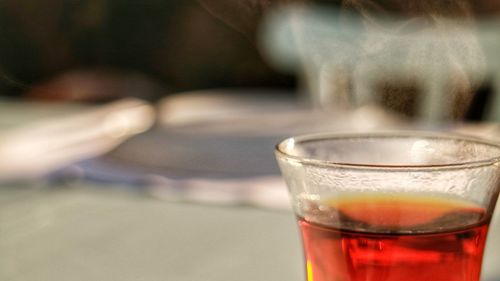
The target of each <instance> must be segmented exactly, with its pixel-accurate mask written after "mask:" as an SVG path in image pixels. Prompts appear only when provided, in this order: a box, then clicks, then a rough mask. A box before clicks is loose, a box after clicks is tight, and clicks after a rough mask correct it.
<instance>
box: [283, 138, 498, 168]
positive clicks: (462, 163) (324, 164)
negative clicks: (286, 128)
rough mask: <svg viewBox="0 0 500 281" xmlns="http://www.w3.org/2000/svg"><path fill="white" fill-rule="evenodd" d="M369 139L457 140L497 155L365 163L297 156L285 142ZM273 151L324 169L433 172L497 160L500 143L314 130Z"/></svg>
mask: <svg viewBox="0 0 500 281" xmlns="http://www.w3.org/2000/svg"><path fill="white" fill-rule="evenodd" d="M369 138H378V139H383V138H393V139H396V138H399V139H410V138H422V139H428V140H431V139H434V140H436V139H440V140H459V141H465V142H469V143H476V144H479V145H485V146H490V147H493V148H495V149H497V150H498V154H496V155H494V156H490V157H484V158H481V159H479V160H471V161H456V162H452V163H444V164H401V165H399V164H398V165H394V164H367V163H351V162H340V161H339V162H336V161H330V160H320V159H314V158H307V157H301V156H296V155H291V154H290V153H288V152H287V151H286V149H283V148H284V147H285V148H286V146H287V144H289V143H293V144H294V145H295V144H297V143H299V144H300V143H306V142H316V141H323V140H335V139H336V140H340V139H369ZM275 154H276V157H277V158H279V159H285V160H286V161H289V162H293V163H298V164H303V165H308V166H317V167H318V166H319V167H324V168H335V169H350V170H372V171H373V170H375V171H377V170H379V171H385V172H387V171H436V170H457V169H466V168H474V167H484V166H490V165H494V164H495V163H500V144H497V143H495V142H493V141H491V140H487V139H483V138H480V137H476V136H470V135H464V134H459V133H454V132H432V131H387V132H364V133H356V132H354V133H316V134H305V135H298V136H294V137H289V138H286V139H284V140H282V141H280V142H278V143H277V144H276V145H275Z"/></svg>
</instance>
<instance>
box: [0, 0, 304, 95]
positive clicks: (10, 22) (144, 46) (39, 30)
mask: <svg viewBox="0 0 500 281" xmlns="http://www.w3.org/2000/svg"><path fill="white" fill-rule="evenodd" d="M0 34H1V35H2V40H1V41H0V61H1V64H0V67H1V70H2V72H3V75H2V76H3V77H4V79H2V80H1V82H2V83H1V85H0V86H1V88H0V91H1V93H2V94H4V95H8V94H11V95H19V94H20V92H24V91H25V89H26V88H30V87H31V86H33V85H37V84H39V83H42V82H46V81H47V80H49V79H52V78H53V77H55V76H58V75H61V74H62V73H64V72H66V71H68V70H74V69H95V68H96V67H97V68H105V69H119V70H123V71H125V72H133V73H142V74H144V75H146V76H149V77H151V78H152V79H156V80H158V81H160V82H161V83H163V84H165V85H166V87H168V89H170V90H171V91H172V92H177V91H185V90H191V89H200V88H214V87H251V86H264V87H291V86H293V83H294V82H293V78H291V77H289V76H284V75H281V74H278V73H276V72H275V71H273V70H272V69H271V68H269V67H268V66H267V65H266V63H264V62H263V60H262V59H261V57H260V55H259V53H258V51H257V50H256V48H255V46H254V45H253V44H252V43H250V42H249V41H248V40H247V39H246V38H245V37H244V36H243V35H241V34H240V33H239V32H237V31H235V30H233V29H232V28H230V27H228V26H227V25H226V24H224V23H223V22H221V21H220V20H218V19H217V18H215V17H213V16H212V15H211V14H209V13H208V12H207V11H206V10H205V9H204V8H203V7H202V6H201V5H200V4H199V3H198V2H196V1H194V0H191V1H163V0H145V1H135V0H90V1H67V0H3V1H0ZM96 75H99V73H96ZM163 94H165V93H163Z"/></svg>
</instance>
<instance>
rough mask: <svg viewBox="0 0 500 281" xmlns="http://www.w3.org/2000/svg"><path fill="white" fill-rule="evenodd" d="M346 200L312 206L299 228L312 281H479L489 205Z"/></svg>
mask: <svg viewBox="0 0 500 281" xmlns="http://www.w3.org/2000/svg"><path fill="white" fill-rule="evenodd" d="M335 201H338V200H335ZM346 201H347V202H342V201H340V202H338V203H336V204H335V203H333V202H331V200H330V202H328V201H326V202H323V204H322V205H319V204H315V203H313V202H308V203H305V204H307V206H308V211H307V213H306V214H305V216H306V217H299V219H298V223H299V226H300V230H301V234H302V239H303V246H304V252H305V258H306V261H307V262H306V264H307V266H306V272H307V279H308V281H313V280H314V281H331V280H350V281H365V280H370V281H399V280H407V281H412V280H433V281H469V280H479V275H480V271H481V259H482V256H483V251H484V245H485V239H486V233H487V230H488V222H489V217H488V216H487V215H486V212H485V210H484V209H483V208H481V207H478V206H475V205H474V204H470V203H467V202H461V201H459V200H451V199H448V200H447V199H444V198H439V199H436V198H432V199H428V200H426V199H425V198H420V197H418V196H416V197H413V198H412V197H402V198H400V197H395V198H384V197H378V198H370V197H367V196H360V197H359V198H355V199H352V198H351V199H350V200H346ZM402 212H404V213H405V214H404V215H402Z"/></svg>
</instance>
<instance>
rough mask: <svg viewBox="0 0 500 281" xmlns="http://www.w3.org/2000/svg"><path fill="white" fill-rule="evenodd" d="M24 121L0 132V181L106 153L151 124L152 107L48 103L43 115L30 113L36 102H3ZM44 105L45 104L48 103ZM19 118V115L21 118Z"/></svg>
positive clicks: (124, 103)
mask: <svg viewBox="0 0 500 281" xmlns="http://www.w3.org/2000/svg"><path fill="white" fill-rule="evenodd" d="M0 106H2V107H4V108H7V109H8V108H9V107H10V106H14V107H16V109H17V110H18V111H19V110H21V111H20V112H17V114H19V113H21V114H22V115H29V116H30V117H31V120H30V121H27V120H24V121H21V122H20V123H19V124H15V123H16V122H15V121H12V122H11V124H10V126H8V127H7V128H5V129H3V130H1V131H0V180H13V179H19V178H31V177H36V176H40V175H43V174H45V173H48V172H51V171H53V170H56V169H58V168H61V167H63V166H65V165H68V164H70V163H72V162H75V161H79V160H82V159H87V158H91V157H95V156H97V155H101V154H103V153H106V152H108V151H110V150H111V149H112V148H114V147H116V146H117V145H118V144H120V143H121V142H123V141H124V140H125V139H127V138H129V137H130V136H132V135H135V134H138V133H141V132H144V131H145V130H147V129H148V128H150V127H151V125H152V124H153V122H154V111H153V108H152V106H150V105H149V104H147V103H146V102H143V101H141V100H137V99H124V100H120V101H116V102H112V103H109V104H107V105H102V106H97V107H95V106H89V107H84V106H80V107H76V106H74V107H71V106H69V107H70V108H71V109H72V110H68V109H65V108H64V106H62V109H60V111H58V108H57V107H52V110H54V111H55V112H51V114H50V116H49V117H46V115H44V114H40V115H37V113H36V112H37V111H34V113H33V112H31V111H30V110H31V108H32V107H36V108H40V107H41V106H43V105H40V104H29V103H27V104H20V103H12V104H11V103H5V104H2V105H0ZM49 107H50V106H49ZM21 119H22V118H21Z"/></svg>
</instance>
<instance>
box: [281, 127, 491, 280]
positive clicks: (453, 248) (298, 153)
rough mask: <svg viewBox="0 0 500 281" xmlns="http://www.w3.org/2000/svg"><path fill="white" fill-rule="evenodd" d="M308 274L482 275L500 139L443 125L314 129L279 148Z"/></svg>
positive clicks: (355, 277) (407, 277) (380, 277)
mask: <svg viewBox="0 0 500 281" xmlns="http://www.w3.org/2000/svg"><path fill="white" fill-rule="evenodd" d="M276 156H277V160H278V164H279V166H280V169H281V172H282V174H283V177H284V179H285V181H286V183H287V186H288V189H289V194H290V199H291V202H292V206H293V210H294V212H295V214H296V216H297V218H298V225H299V229H300V234H301V236H302V243H303V250H304V264H305V266H304V267H305V273H306V274H305V275H306V279H307V281H402V280H404V281H429V280H432V281H479V280H480V275H481V264H482V259H483V253H484V250H485V247H487V241H486V236H487V233H488V225H489V223H490V219H491V215H492V213H493V211H494V207H495V204H496V200H497V198H498V194H499V191H500V189H499V186H500V184H499V183H500V168H499V167H500V146H498V145H497V144H494V143H489V142H487V141H484V140H479V139H474V138H468V137H464V136H455V135H448V134H436V133H422V132H418V133H408V132H399V133H390V134H358V135H332V134H326V135H310V136H302V137H296V138H290V139H287V140H285V141H283V142H281V143H280V144H278V146H277V148H276Z"/></svg>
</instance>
